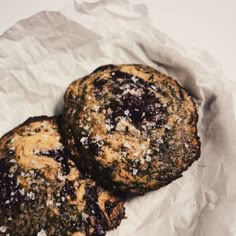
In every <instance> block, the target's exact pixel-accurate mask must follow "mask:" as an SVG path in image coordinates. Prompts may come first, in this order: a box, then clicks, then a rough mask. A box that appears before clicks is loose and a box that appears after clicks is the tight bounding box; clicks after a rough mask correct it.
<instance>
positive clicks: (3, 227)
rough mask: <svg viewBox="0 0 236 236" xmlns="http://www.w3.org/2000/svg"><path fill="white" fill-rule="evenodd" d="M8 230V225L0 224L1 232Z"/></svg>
mask: <svg viewBox="0 0 236 236" xmlns="http://www.w3.org/2000/svg"><path fill="white" fill-rule="evenodd" d="M6 230H7V227H6V226H3V225H2V226H0V232H2V233H5V232H6Z"/></svg>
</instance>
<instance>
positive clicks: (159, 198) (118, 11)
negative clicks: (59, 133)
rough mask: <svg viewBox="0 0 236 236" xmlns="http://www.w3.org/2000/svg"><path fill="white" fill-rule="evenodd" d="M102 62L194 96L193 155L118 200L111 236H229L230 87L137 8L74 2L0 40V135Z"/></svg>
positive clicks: (233, 167)
mask: <svg viewBox="0 0 236 236" xmlns="http://www.w3.org/2000/svg"><path fill="white" fill-rule="evenodd" d="M109 63H114V64H116V63H143V64H147V65H150V66H153V67H155V68H157V69H159V70H161V71H162V72H164V73H167V74H168V75H170V76H172V77H173V78H175V79H176V80H177V81H179V83H180V84H182V86H184V87H185V88H186V89H187V90H188V91H189V92H190V93H191V95H192V96H193V97H194V99H195V101H196V103H197V105H198V111H199V122H198V129H199V135H200V137H201V142H202V152H201V158H200V159H199V161H196V162H195V163H194V164H193V165H192V167H191V168H189V170H187V171H186V172H184V174H183V177H182V178H180V179H178V180H176V181H174V182H172V183H171V184H169V185H168V186H166V187H163V188H161V189H160V190H158V191H154V192H150V193H148V194H146V195H145V196H143V197H137V198H134V199H132V200H130V201H129V202H127V204H126V209H127V210H126V215H127V217H128V219H126V220H123V222H122V223H121V226H120V227H118V229H116V230H113V231H111V232H109V233H108V235H111V236H133V235H135V236H144V235H145V236H156V235H158V236H213V235H214V236H233V235H236V148H235V143H236V138H235V133H236V123H235V118H234V109H233V108H234V106H235V104H233V97H232V94H233V90H234V89H235V84H234V83H233V82H230V81H229V80H227V79H226V78H225V77H224V76H223V73H222V70H221V68H220V66H219V65H218V64H217V63H216V62H215V61H214V59H212V58H211V57H210V56H209V55H208V54H207V53H206V52H203V51H199V50H192V49H188V50H187V49H185V48H183V47H182V46H180V45H178V44H177V43H176V42H174V41H173V40H171V39H170V38H169V37H168V36H167V35H164V34H162V33H161V32H159V31H157V30H156V29H155V28H153V27H152V25H151V23H150V22H149V20H148V11H147V7H146V6H145V5H144V4H131V3H129V2H128V1H125V0H114V1H107V0H98V1H92V2H91V1H87V2H86V1H83V2H81V1H74V3H73V4H72V5H71V4H69V5H68V7H66V8H64V9H63V10H62V11H61V12H45V11H44V12H40V13H38V14H36V15H34V16H32V17H30V18H28V19H25V20H22V21H20V22H18V23H17V24H15V25H14V26H12V27H11V28H10V29H9V30H7V31H6V32H5V33H4V34H3V35H1V36H0V82H1V83H0V107H1V110H0V115H1V119H0V135H3V134H4V133H5V132H7V131H8V130H10V129H12V128H13V127H14V126H16V125H18V124H19V123H21V122H23V121H24V120H25V119H27V118H28V117H30V116H37V115H53V114H59V113H60V112H61V111H62V107H63V95H64V92H65V89H66V88H67V86H68V85H69V84H70V82H72V81H73V80H75V79H77V78H79V77H81V76H83V75H86V74H88V73H90V72H91V71H92V70H94V69H95V68H96V67H98V66H100V65H103V64H109Z"/></svg>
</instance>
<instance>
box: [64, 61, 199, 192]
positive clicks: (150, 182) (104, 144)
mask: <svg viewBox="0 0 236 236" xmlns="http://www.w3.org/2000/svg"><path fill="white" fill-rule="evenodd" d="M64 100H65V105H64V132H65V136H66V138H67V141H66V142H67V146H68V147H69V149H70V150H71V153H72V155H73V157H74V160H75V162H76V163H77V161H78V165H79V166H80V167H81V168H83V169H85V170H86V171H88V172H89V173H90V174H91V175H93V176H94V178H97V179H99V180H100V182H101V183H102V184H103V185H104V186H106V187H108V188H111V189H117V190H119V191H122V192H130V193H134V194H139V195H142V194H144V193H145V192H148V191H151V190H155V189H158V188H160V187H162V186H165V185H167V184H168V183H170V182H171V181H173V180H174V179H176V178H179V177H180V176H181V174H182V172H183V171H184V170H186V169H187V168H188V167H189V166H190V165H191V164H192V163H193V162H194V161H195V160H197V159H198V158H199V156H200V140H199V137H198V136H197V119H198V116H197V110H196V106H195V104H194V101H193V99H192V98H191V96H189V95H188V93H187V92H186V90H185V89H183V88H182V87H181V86H180V85H179V84H178V83H177V82H176V81H175V80H173V79H172V78H170V77H168V76H166V75H164V74H162V73H160V72H159V71H157V70H155V69H153V68H151V67H148V66H144V65H105V66H102V67H99V68H98V69H96V70H95V71H94V72H93V73H91V74H90V75H88V76H85V77H83V78H81V79H78V80H76V81H74V82H73V83H72V84H71V85H70V86H69V87H68V89H67V91H66V94H65V97H64ZM78 150H79V152H78Z"/></svg>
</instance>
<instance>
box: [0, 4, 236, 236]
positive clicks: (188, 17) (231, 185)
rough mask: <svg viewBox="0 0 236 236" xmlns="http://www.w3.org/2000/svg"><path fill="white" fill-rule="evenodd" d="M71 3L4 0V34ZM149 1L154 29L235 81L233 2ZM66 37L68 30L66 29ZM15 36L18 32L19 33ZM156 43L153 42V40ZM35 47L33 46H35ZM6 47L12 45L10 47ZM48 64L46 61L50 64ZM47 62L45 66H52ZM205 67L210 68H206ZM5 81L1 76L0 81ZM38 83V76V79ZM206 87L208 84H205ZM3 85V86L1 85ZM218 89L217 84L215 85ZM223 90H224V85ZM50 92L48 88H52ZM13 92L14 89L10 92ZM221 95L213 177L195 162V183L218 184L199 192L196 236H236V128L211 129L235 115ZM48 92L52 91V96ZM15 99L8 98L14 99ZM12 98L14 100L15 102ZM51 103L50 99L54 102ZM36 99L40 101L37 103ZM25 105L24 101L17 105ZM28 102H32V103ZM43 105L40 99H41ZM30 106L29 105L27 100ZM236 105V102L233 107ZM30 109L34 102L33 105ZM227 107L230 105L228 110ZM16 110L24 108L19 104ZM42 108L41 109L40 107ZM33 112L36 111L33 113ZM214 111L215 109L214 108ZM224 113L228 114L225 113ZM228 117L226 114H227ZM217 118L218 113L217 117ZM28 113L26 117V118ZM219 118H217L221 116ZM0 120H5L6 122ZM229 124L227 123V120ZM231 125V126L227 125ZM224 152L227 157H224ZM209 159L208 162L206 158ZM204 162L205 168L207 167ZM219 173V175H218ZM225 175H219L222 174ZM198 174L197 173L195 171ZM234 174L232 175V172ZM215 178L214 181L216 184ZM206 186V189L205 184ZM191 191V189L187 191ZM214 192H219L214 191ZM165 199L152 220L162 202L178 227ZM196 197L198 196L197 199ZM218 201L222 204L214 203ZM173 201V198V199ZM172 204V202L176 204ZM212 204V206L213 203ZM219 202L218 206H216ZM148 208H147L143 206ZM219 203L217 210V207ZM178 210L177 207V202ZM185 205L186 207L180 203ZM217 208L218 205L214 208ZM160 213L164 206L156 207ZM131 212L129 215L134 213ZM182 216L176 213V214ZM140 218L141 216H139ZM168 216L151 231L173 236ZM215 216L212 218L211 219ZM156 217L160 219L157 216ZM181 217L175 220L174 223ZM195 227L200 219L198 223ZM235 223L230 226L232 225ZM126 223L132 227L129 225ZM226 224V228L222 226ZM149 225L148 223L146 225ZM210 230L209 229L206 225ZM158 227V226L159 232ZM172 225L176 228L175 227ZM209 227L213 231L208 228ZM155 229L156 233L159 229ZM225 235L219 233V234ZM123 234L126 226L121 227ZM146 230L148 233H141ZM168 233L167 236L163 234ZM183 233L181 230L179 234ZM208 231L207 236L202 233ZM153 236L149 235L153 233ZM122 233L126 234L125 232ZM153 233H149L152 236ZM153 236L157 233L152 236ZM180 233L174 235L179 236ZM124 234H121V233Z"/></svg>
mask: <svg viewBox="0 0 236 236" xmlns="http://www.w3.org/2000/svg"><path fill="white" fill-rule="evenodd" d="M70 1H71V2H72V0H54V1H52V0H50V1H49V0H47V1H46V0H43V1H40V2H33V1H29V0H21V2H18V1H17V2H13V0H8V1H4V2H3V0H2V2H1V0H0V32H4V31H5V30H6V29H8V28H9V27H11V25H13V24H14V23H15V22H16V21H18V20H20V19H22V18H27V17H29V16H31V15H33V14H35V13H36V12H38V11H41V10H58V9H61V8H63V7H64V6H65V5H67V4H68V2H70ZM141 1H144V0H139V2H141ZM134 2H138V1H134ZM146 2H147V3H148V6H149V12H150V19H151V21H152V22H153V24H154V25H155V26H156V28H157V29H158V30H160V31H161V32H164V33H166V34H168V35H169V36H170V37H172V38H173V39H174V40H175V41H177V42H179V43H180V44H181V45H183V46H184V47H187V48H191V47H197V48H200V49H205V50H207V51H209V52H210V54H211V55H213V57H215V58H216V59H217V61H218V62H219V63H220V64H221V65H222V67H223V70H224V72H225V75H226V76H227V77H228V78H230V79H232V80H234V81H236V76H235V74H236V72H235V71H234V67H233V66H234V62H235V61H236V60H235V59H236V55H235V52H236V46H235V44H234V42H236V40H235V39H236V27H235V26H234V19H236V16H234V15H236V14H235V12H234V11H235V9H236V7H234V6H235V5H236V3H234V2H233V1H229V0H227V1H224V3H223V1H221V2H222V3H221V4H220V1H218V3H217V1H216V0H215V1H214V2H213V1H212V0H205V1H202V0H200V1H198V2H195V1H190V0H188V1H187V0H182V1H181V0H179V1H178V2H177V1H170V0H165V1H164V0H163V1H162V0H157V1H154V0H147V1H146ZM13 33H14V32H13ZM63 34H64V31H63ZM16 35H17V34H16ZM153 43H154V44H155V42H153ZM25 45H26V47H25V48H27V49H28V48H29V46H28V44H25ZM31 46H33V44H32V45H31ZM7 48H8V47H7ZM19 58H22V54H21V53H20V54H19ZM204 63H205V62H203V61H202V64H204ZM46 64H47V63H46ZM48 65H49V64H47V66H48ZM206 67H207V66H206ZM207 75H209V73H207ZM0 78H1V77H0ZM207 78H211V79H212V76H209V77H207ZM24 79H25V80H26V79H27V77H25V76H24ZM38 79H39V78H38ZM204 82H205V83H207V81H206V80H204ZM2 84H4V83H2ZM202 87H207V86H202ZM216 87H217V86H216ZM219 87H220V86H218V87H217V88H219ZM220 88H221V87H220ZM49 89H50V87H49ZM10 91H11V90H10ZM216 92H217V94H218V95H221V96H220V97H219V103H220V104H221V105H222V104H223V105H222V106H221V108H222V110H221V113H222V114H220V116H217V115H216V116H215V118H216V119H215V120H216V121H215V123H213V124H212V125H211V127H212V130H211V131H212V133H210V135H212V136H211V141H212V144H211V145H212V146H210V144H209V143H207V148H206V149H205V152H204V155H203V156H205V159H204V158H201V160H200V161H201V165H202V167H204V168H205V166H208V168H211V169H212V167H213V169H214V170H217V171H214V172H212V173H210V171H208V170H205V172H204V168H200V167H199V168H197V167H196V165H197V163H195V167H196V168H195V170H198V171H200V172H199V173H201V174H199V176H201V178H199V179H195V180H196V183H201V181H202V182H204V183H205V182H206V181H208V182H209V184H208V185H204V186H211V185H212V182H214V183H215V185H214V186H211V187H209V188H203V190H201V191H203V192H201V191H200V192H201V193H205V192H204V191H206V192H207V193H208V194H205V195H203V196H202V199H201V198H200V200H201V201H200V204H202V205H200V206H199V209H204V218H203V217H202V218H201V219H202V220H201V219H200V220H199V221H198V222H197V223H198V226H199V227H198V226H197V227H196V228H197V229H198V232H199V234H197V235H198V236H211V235H220V236H225V235H230V236H233V235H235V232H236V231H235V230H234V231H232V230H231V231H230V233H231V234H229V233H228V234H227V233H224V232H228V228H229V227H227V226H229V225H231V226H232V228H233V227H234V226H235V223H234V221H235V219H234V217H232V215H233V214H234V212H233V210H232V209H235V207H234V206H235V198H234V196H236V195H233V193H235V189H236V188H235V158H234V156H235V152H234V153H233V152H231V150H230V147H233V146H234V144H235V136H234V129H230V122H228V123H227V124H226V126H225V127H224V129H223V130H224V131H227V132H228V131H229V130H230V131H232V132H230V133H226V132H225V133H224V135H223V136H221V137H219V136H217V135H215V132H216V131H217V130H215V129H213V128H214V127H217V124H218V123H217V120H221V121H222V120H223V121H225V120H227V121H229V119H227V118H229V117H230V118H231V117H232V114H231V113H230V112H229V111H231V109H230V108H232V107H231V106H230V105H231V103H229V104H228V103H227V101H228V100H227V99H228V97H225V100H226V101H224V100H223V99H222V97H223V98H224V96H223V95H224V94H223V93H220V92H221V89H220V92H219V91H216ZM49 94H50V93H49ZM10 97H11V96H9V99H10ZM12 99H14V97H13V98H12ZM50 100H51V98H50ZM1 101H3V105H4V103H5V102H6V101H5V100H4V99H2V100H1ZM37 101H38V100H37ZM19 102H21V101H19ZM28 102H29V101H28ZM39 102H40V101H39ZM29 103H30V102H29ZM41 104H44V101H42V103H41ZM235 104H236V103H235ZM31 105H32V104H31ZM227 105H228V106H227ZM15 107H17V108H20V109H22V107H21V106H17V105H16V104H15ZM35 107H36V106H33V105H32V109H36V108H35ZM26 110H27V112H29V113H30V112H31V111H30V110H28V109H26ZM37 110H38V107H37ZM32 111H33V110H32ZM213 111H214V109H213ZM222 111H224V112H222ZM226 111H227V112H228V113H227V112H226ZM16 113H18V111H17V110H16ZM31 114H34V113H33V112H32V113H31ZM214 114H217V113H214ZM4 115H5V118H6V119H5V120H6V122H7V124H9V125H12V124H11V123H9V122H8V120H7V119H8V113H7V112H5V113H4ZM25 115H26V114H25ZM217 117H218V118H217ZM13 118H14V120H15V116H13ZM1 119H2V120H3V116H1ZM2 120H1V121H2ZM224 124H225V122H224ZM227 125H228V126H227ZM224 144H227V145H226V146H224ZM222 146H224V149H223V148H221V147H222ZM209 147H210V149H211V151H212V150H214V151H215V152H213V153H211V152H210V151H209ZM224 152H225V153H224ZM210 154H211V155H212V156H213V157H214V158H215V159H216V157H217V156H218V158H219V159H218V161H215V162H212V161H211V159H210V158H209V156H210ZM206 157H207V158H206ZM222 158H224V160H222ZM221 162H222V163H224V168H217V167H218V166H220V167H222V166H221V165H220V163H221ZM203 164H204V165H203ZM218 170H219V172H218ZM192 171H193V172H194V169H193V168H192ZM220 171H221V172H220ZM202 172H204V173H205V174H202ZM229 172H231V175H230V177H229V178H228V179H227V178H222V175H223V174H225V173H227V174H228V173H229ZM197 173H198V172H197ZM232 173H233V174H232ZM189 174H190V171H188V172H187V176H189ZM216 174H217V178H216ZM212 179H213V180H212ZM222 179H224V180H225V179H227V181H226V180H225V182H224V181H222ZM180 181H183V179H181V180H180ZM176 185H178V183H177V182H175V185H169V186H168V187H167V188H165V189H162V193H163V191H164V192H166V193H169V192H168V188H173V189H174V188H175V186H176ZM188 185H190V189H191V188H192V182H191V181H190V182H187V186H188ZM201 187H202V185H201ZM181 188H182V189H183V185H181ZM221 188H222V189H223V190H224V189H226V191H225V192H226V193H227V194H228V195H230V197H231V198H230V199H231V200H232V201H228V199H226V200H227V201H224V200H225V199H224V197H225V192H223V191H221ZM186 189H189V188H186ZM176 191H178V188H177V190H176ZM214 191H215V192H214ZM185 192H188V191H181V192H179V193H180V195H173V196H174V198H175V197H176V196H177V197H176V199H175V201H176V202H177V203H178V202H181V203H182V200H183V198H182V195H181V193H185ZM189 192H190V195H191V194H194V191H189ZM159 193H161V192H156V193H155V194H159ZM196 193H198V189H197V190H196ZM190 195H186V196H188V197H190V198H191V200H194V198H192V197H191V196H190ZM149 196H151V195H146V196H145V197H143V198H142V200H141V201H146V200H147V199H149ZM162 196H163V197H164V198H160V196H159V198H156V199H157V200H159V202H158V201H155V202H154V201H150V204H149V207H150V210H151V211H153V217H157V218H158V215H156V213H157V212H156V208H155V207H153V205H152V203H153V204H160V206H163V208H164V209H165V207H167V208H168V209H169V215H170V216H172V217H173V221H171V222H174V223H175V222H177V223H176V224H178V217H179V215H178V214H172V213H173V212H176V211H173V212H171V211H170V209H174V206H175V204H173V206H172V207H173V208H170V206H168V205H164V204H161V202H162V200H163V202H165V204H166V196H168V197H170V198H171V197H172V196H171V195H169V194H168V195H166V196H165V195H162ZM197 199H198V198H197ZM218 199H219V203H218V202H216V201H217V200H218ZM169 201H170V202H171V200H169ZM176 202H174V203H176ZM210 203H212V205H211V204H210ZM216 203H217V204H216ZM134 204H136V202H134ZM189 204H192V202H191V201H189ZM143 205H144V204H143ZM205 205H207V208H205ZM215 205H216V206H215ZM131 206H132V207H130V212H131V213H133V216H132V214H129V215H130V217H129V218H130V219H133V217H136V218H138V220H139V222H142V223H143V222H144V223H145V221H143V219H145V217H146V216H145V214H144V213H145V212H143V211H142V212H141V211H138V212H137V211H133V212H132V209H133V208H134V209H139V207H140V206H142V204H137V205H136V207H135V206H134V205H131ZM177 206H178V204H177ZM181 206H182V205H181ZM213 206H214V207H213ZM158 209H160V208H158ZM184 209H185V210H186V209H187V210H188V209H189V207H188V205H187V207H183V208H181V214H182V213H183V212H184ZM130 212H129V213H130ZM149 213H150V212H148V218H149V215H150V214H149ZM176 213H178V212H176ZM188 213H189V212H188V211H187V212H186V216H188ZM139 214H140V215H139ZM169 215H168V217H166V218H162V220H160V221H157V220H156V221H154V222H155V223H154V224H153V225H152V227H151V228H149V226H148V228H149V229H148V230H153V229H154V231H155V232H159V234H160V235H170V234H168V233H167V234H166V233H165V232H168V231H169V227H170V225H168V224H166V222H167V223H168V222H169ZM212 217H213V218H212ZM154 219H156V218H154ZM176 219H177V220H176ZM190 219H191V217H186V221H185V223H184V225H186V224H188V222H191V221H190ZM223 221H224V222H226V224H225V225H226V226H225V228H224V227H223V226H222V225H223V224H222V222H223ZM194 222H195V223H196V221H194ZM231 222H232V223H231ZM127 224H128V223H127ZM221 224H222V225H221ZM145 225H147V224H145ZM178 226H179V227H182V225H179V224H178ZM208 226H209V227H208ZM155 227H156V228H155ZM172 227H173V225H172ZM160 228H161V229H162V232H160V231H158V230H159V229H160ZM208 228H209V229H208ZM155 229H156V230H155ZM219 229H220V230H221V231H220V230H219ZM123 230H124V228H123ZM140 230H141V231H140V232H141V234H139V235H146V230H147V229H146V228H141V229H140ZM183 230H187V231H186V232H187V233H185V234H181V233H180V234H178V235H181V236H182V235H186V236H189V235H193V234H191V233H190V232H189V231H188V230H189V228H187V227H183ZM142 232H145V233H143V234H142ZM163 232H164V233H163ZM181 232H182V231H181ZM203 232H204V233H203ZM149 233H150V232H149ZM121 235H122V234H121ZM149 235H151V234H149ZM152 235H153V234H152ZM175 235H176V234H175ZM122 236H123V235H122Z"/></svg>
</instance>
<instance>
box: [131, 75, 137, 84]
mask: <svg viewBox="0 0 236 236" xmlns="http://www.w3.org/2000/svg"><path fill="white" fill-rule="evenodd" d="M131 80H132V81H133V82H134V83H136V82H137V81H138V78H137V77H136V76H135V75H134V76H132V77H131Z"/></svg>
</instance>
